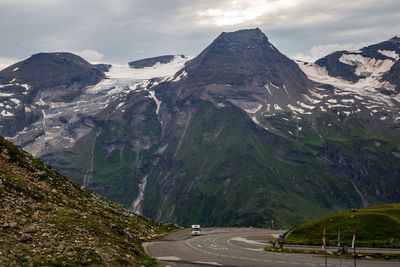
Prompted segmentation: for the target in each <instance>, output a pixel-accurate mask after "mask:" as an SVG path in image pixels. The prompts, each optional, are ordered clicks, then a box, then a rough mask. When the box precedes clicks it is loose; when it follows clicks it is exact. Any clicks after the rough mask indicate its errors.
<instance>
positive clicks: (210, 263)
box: [192, 261, 223, 266]
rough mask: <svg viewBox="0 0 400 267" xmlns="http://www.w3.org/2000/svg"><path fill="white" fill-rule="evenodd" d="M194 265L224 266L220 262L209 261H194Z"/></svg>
mask: <svg viewBox="0 0 400 267" xmlns="http://www.w3.org/2000/svg"><path fill="white" fill-rule="evenodd" d="M192 262H193V263H200V264H208V265H217V266H223V265H222V264H220V263H218V262H214V261H213V262H207V261H192Z"/></svg>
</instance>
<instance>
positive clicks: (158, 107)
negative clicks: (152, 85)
mask: <svg viewBox="0 0 400 267" xmlns="http://www.w3.org/2000/svg"><path fill="white" fill-rule="evenodd" d="M149 94H150V96H151V98H153V99H154V102H156V105H157V109H156V114H157V115H158V112H159V111H160V106H161V101H160V100H158V99H157V97H156V95H155V92H154V91H149Z"/></svg>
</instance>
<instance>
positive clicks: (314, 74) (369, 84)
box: [298, 55, 400, 106]
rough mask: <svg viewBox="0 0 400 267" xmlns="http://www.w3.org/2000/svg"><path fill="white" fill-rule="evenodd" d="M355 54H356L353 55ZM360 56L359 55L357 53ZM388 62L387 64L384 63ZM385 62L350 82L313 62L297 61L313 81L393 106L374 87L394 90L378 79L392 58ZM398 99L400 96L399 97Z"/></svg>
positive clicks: (390, 100) (388, 84) (387, 83)
mask: <svg viewBox="0 0 400 267" xmlns="http://www.w3.org/2000/svg"><path fill="white" fill-rule="evenodd" d="M353 56H357V55H353ZM358 56H360V55H358ZM385 64H388V65H385ZM385 64H383V63H382V64H381V67H380V68H378V69H376V70H374V72H373V73H372V74H371V75H370V76H368V77H366V78H363V79H360V80H359V81H358V82H356V83H352V82H349V81H345V80H343V79H341V78H338V77H331V76H329V75H328V71H327V70H326V69H325V68H324V67H320V66H318V65H317V64H315V63H309V64H307V65H304V64H300V63H298V66H299V67H300V69H301V70H302V71H303V72H304V73H305V74H306V75H307V77H308V78H309V79H310V80H313V81H315V82H319V83H323V84H330V85H332V86H334V87H336V88H339V89H341V90H343V91H347V92H352V93H355V94H357V95H359V96H364V97H369V98H373V99H375V100H377V101H379V103H385V104H388V105H390V106H393V102H392V97H390V96H386V95H383V94H380V93H379V92H377V90H376V88H386V89H388V90H394V89H395V86H394V85H392V84H390V83H389V82H386V81H383V82H381V81H380V78H381V76H382V73H380V71H382V65H385V66H384V67H385V68H384V69H388V67H389V65H390V66H391V65H393V64H394V62H393V61H392V60H386V61H385ZM315 89H316V90H321V91H323V90H324V89H320V88H315ZM399 99H400V97H399Z"/></svg>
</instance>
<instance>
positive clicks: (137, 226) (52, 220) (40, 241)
mask: <svg viewBox="0 0 400 267" xmlns="http://www.w3.org/2000/svg"><path fill="white" fill-rule="evenodd" d="M0 203H1V205H0V212H1V217H0V225H1V226H0V227H1V228H2V230H1V231H0V238H1V247H0V253H1V265H2V266H25V265H26V266H55V265H57V266H58V265H62V266H64V265H74V266H81V265H95V266H119V265H125V266H128V265H129V266H139V265H141V264H142V265H145V266H150V265H153V264H155V260H152V259H150V258H149V257H148V256H147V255H146V254H144V252H143V248H142V246H141V241H143V240H148V239H154V238H155V237H160V236H163V235H164V234H165V232H168V231H170V230H171V229H173V227H172V226H171V225H164V224H161V223H158V222H155V221H151V220H149V219H146V218H143V217H141V216H138V215H136V214H133V213H130V212H128V211H127V210H125V209H123V208H122V207H121V206H119V205H117V204H115V203H112V202H111V201H108V200H106V199H104V198H102V197H100V196H98V195H96V194H94V193H92V192H90V191H88V190H86V189H84V188H83V187H81V186H80V185H79V184H77V183H75V182H73V181H71V180H70V179H68V178H66V177H65V176H62V175H61V174H59V173H57V172H56V171H54V170H53V169H51V168H50V167H49V166H46V165H45V164H43V163H41V162H40V161H39V160H37V159H36V158H34V157H32V156H31V155H29V154H28V153H26V152H24V151H22V150H21V149H19V148H18V147H15V146H14V145H12V144H11V143H10V142H8V141H6V140H4V139H3V138H1V137H0Z"/></svg>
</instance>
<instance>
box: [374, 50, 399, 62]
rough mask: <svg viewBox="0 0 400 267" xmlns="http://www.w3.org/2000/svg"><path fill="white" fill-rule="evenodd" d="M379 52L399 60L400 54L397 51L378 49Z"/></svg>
mask: <svg viewBox="0 0 400 267" xmlns="http://www.w3.org/2000/svg"><path fill="white" fill-rule="evenodd" d="M378 52H379V53H381V54H382V55H384V56H387V57H391V58H394V59H395V60H399V59H400V56H399V54H397V53H396V51H391V50H378Z"/></svg>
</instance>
